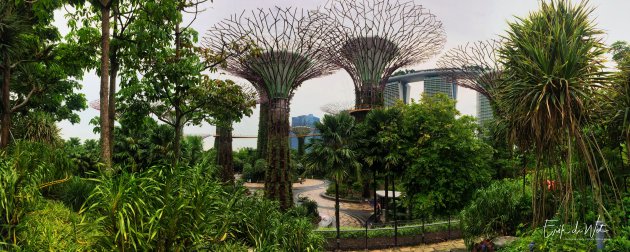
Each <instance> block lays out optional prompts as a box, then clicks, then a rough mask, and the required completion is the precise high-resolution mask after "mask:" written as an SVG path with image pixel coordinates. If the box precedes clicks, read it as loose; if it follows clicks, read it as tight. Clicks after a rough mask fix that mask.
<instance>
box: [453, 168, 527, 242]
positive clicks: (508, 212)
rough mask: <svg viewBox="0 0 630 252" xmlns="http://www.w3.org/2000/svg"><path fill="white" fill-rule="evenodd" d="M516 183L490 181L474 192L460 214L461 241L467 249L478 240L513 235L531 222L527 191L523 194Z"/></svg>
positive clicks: (521, 187) (519, 185) (519, 182)
mask: <svg viewBox="0 0 630 252" xmlns="http://www.w3.org/2000/svg"><path fill="white" fill-rule="evenodd" d="M522 189H523V182H522V181H519V180H509V179H505V180H499V181H494V182H492V184H490V186H488V187H486V188H483V189H479V190H477V192H475V194H474V196H473V199H472V200H471V201H470V204H468V206H466V208H464V210H462V212H461V225H462V233H463V235H464V241H465V242H466V245H467V246H468V247H471V246H472V245H473V243H474V242H475V241H477V239H478V238H484V239H485V238H489V239H492V238H494V237H496V236H503V235H511V236H514V235H516V231H517V230H516V228H517V227H518V226H519V225H520V224H521V223H527V222H528V221H530V220H531V218H532V209H531V200H532V195H531V188H527V190H525V192H523V190H522Z"/></svg>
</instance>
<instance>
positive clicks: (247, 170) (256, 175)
mask: <svg viewBox="0 0 630 252" xmlns="http://www.w3.org/2000/svg"><path fill="white" fill-rule="evenodd" d="M266 170H267V161H266V160H265V159H258V160H256V163H254V165H253V166H252V165H248V164H246V165H244V166H243V179H245V181H248V180H251V181H252V182H258V181H262V180H264V179H265V171H266Z"/></svg>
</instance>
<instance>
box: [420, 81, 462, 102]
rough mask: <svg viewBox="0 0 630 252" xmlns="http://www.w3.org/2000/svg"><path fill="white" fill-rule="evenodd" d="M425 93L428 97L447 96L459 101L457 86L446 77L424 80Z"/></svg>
mask: <svg viewBox="0 0 630 252" xmlns="http://www.w3.org/2000/svg"><path fill="white" fill-rule="evenodd" d="M424 93H425V94H427V95H436V94H440V93H441V94H445V95H447V96H448V97H449V98H451V99H455V100H457V84H456V83H455V82H449V81H448V78H446V77H444V76H434V77H428V78H425V79H424Z"/></svg>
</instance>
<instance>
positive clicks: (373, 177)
mask: <svg viewBox="0 0 630 252" xmlns="http://www.w3.org/2000/svg"><path fill="white" fill-rule="evenodd" d="M372 168H373V169H372V182H373V183H374V186H373V187H374V222H376V213H377V210H376V204H378V199H377V197H376V186H377V185H378V183H377V182H376V169H375V168H374V167H372Z"/></svg>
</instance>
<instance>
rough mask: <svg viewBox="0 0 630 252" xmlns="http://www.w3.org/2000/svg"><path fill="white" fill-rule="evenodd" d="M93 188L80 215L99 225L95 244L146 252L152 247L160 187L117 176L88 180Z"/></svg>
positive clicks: (137, 178)
mask: <svg viewBox="0 0 630 252" xmlns="http://www.w3.org/2000/svg"><path fill="white" fill-rule="evenodd" d="M91 180H92V181H94V182H95V183H96V187H95V188H94V190H93V191H92V193H91V194H90V196H89V197H88V199H87V202H86V204H85V205H84V206H85V208H84V209H82V210H81V212H82V213H86V214H88V216H91V217H93V218H94V219H95V222H96V224H98V225H99V229H100V230H99V232H100V233H101V235H100V236H99V237H98V243H97V245H98V246H99V247H101V248H102V249H104V250H114V249H116V248H118V249H120V250H130V249H132V250H147V249H151V248H154V244H152V243H151V242H152V241H154V239H155V236H156V234H157V227H158V225H157V222H156V220H157V218H158V217H159V216H160V214H161V212H159V211H155V210H156V206H157V204H159V202H160V200H161V199H160V197H159V191H160V189H161V188H160V186H159V183H158V182H157V181H155V180H154V179H153V178H150V177H141V176H139V175H136V174H132V173H124V172H123V173H122V174H120V175H118V176H116V177H113V178H108V177H105V176H103V175H102V176H101V177H99V178H94V179H91Z"/></svg>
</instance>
